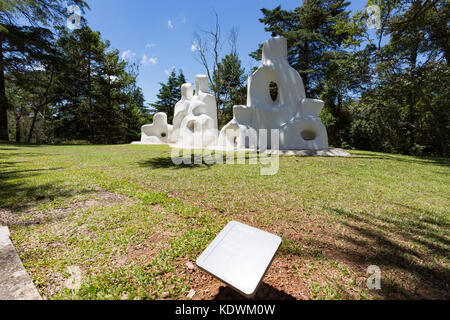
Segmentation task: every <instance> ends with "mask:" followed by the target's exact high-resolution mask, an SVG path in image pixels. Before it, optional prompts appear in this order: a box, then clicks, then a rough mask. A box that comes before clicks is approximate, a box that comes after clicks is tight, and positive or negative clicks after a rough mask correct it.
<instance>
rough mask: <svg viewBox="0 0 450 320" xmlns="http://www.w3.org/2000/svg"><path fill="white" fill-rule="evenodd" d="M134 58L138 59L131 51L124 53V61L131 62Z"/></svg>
mask: <svg viewBox="0 0 450 320" xmlns="http://www.w3.org/2000/svg"><path fill="white" fill-rule="evenodd" d="M134 57H136V53H134V52H133V51H131V50H127V51H124V52H123V53H122V60H131V59H133V58H134Z"/></svg>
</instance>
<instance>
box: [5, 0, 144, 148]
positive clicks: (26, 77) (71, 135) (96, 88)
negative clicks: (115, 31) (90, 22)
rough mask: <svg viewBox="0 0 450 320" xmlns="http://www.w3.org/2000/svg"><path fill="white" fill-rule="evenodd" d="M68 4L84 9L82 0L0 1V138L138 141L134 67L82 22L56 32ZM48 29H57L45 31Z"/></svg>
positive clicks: (140, 118)
mask: <svg viewBox="0 0 450 320" xmlns="http://www.w3.org/2000/svg"><path fill="white" fill-rule="evenodd" d="M70 4H77V5H78V6H80V7H81V8H84V7H86V5H85V3H84V1H56V0H33V1H13V2H10V1H8V2H3V1H2V2H0V25H1V26H2V28H1V29H0V66H1V70H0V119H1V121H0V139H2V140H9V136H13V137H15V140H16V141H19V142H20V141H26V142H35V143H61V142H74V141H78V142H79V141H87V142H90V143H125V142H131V141H133V140H136V139H138V138H139V135H140V126H141V125H142V124H143V123H144V122H145V113H146V110H145V108H144V98H143V94H142V92H141V89H140V88H138V87H137V86H136V77H137V67H136V66H133V65H128V64H127V63H126V62H124V61H122V60H121V59H120V58H119V52H118V50H113V49H110V47H109V42H108V41H103V40H102V39H101V35H100V33H99V32H94V31H92V30H91V29H90V28H89V27H88V26H87V25H86V22H85V21H82V27H81V28H80V29H78V30H74V31H73V32H68V31H66V30H65V29H64V28H62V27H58V25H60V24H61V22H62V20H63V18H64V17H65V14H66V6H67V5H70ZM21 23H23V24H24V25H21ZM50 24H54V25H56V27H54V28H52V29H49V25H50ZM7 110H9V120H10V121H9V122H10V125H9V126H8V123H7V120H8V117H7ZM8 129H9V132H8Z"/></svg>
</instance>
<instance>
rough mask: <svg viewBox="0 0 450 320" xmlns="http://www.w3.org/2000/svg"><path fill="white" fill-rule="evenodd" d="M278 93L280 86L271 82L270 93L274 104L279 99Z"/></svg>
mask: <svg viewBox="0 0 450 320" xmlns="http://www.w3.org/2000/svg"><path fill="white" fill-rule="evenodd" d="M278 91H279V90H278V85H277V84H276V83H275V82H273V81H270V84H269V92H270V97H271V98H272V101H273V102H275V101H277V99H278Z"/></svg>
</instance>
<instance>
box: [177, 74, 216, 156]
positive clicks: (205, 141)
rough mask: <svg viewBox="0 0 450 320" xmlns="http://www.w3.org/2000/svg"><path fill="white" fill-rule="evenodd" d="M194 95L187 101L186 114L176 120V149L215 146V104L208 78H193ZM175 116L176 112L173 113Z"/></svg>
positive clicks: (203, 76) (201, 76)
mask: <svg viewBox="0 0 450 320" xmlns="http://www.w3.org/2000/svg"><path fill="white" fill-rule="evenodd" d="M195 87H196V89H195V95H194V96H193V97H192V99H191V100H190V101H189V108H185V109H184V110H186V113H185V114H184V116H183V117H182V118H183V119H182V120H181V116H180V118H179V119H176V120H177V124H176V125H175V122H174V125H175V126H177V125H178V121H181V122H180V128H179V133H178V134H177V135H176V137H177V139H176V145H177V147H183V148H208V147H213V146H215V145H216V144H217V136H218V125H217V104H216V99H215V98H214V96H213V95H211V94H210V93H209V88H208V77H207V76H205V75H198V76H197V77H196V78H195ZM175 114H176V115H177V111H175Z"/></svg>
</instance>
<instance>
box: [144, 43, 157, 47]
mask: <svg viewBox="0 0 450 320" xmlns="http://www.w3.org/2000/svg"><path fill="white" fill-rule="evenodd" d="M154 47H156V44H154V43H153V42H149V43H147V44H146V45H145V48H147V49H153V48H154Z"/></svg>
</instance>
